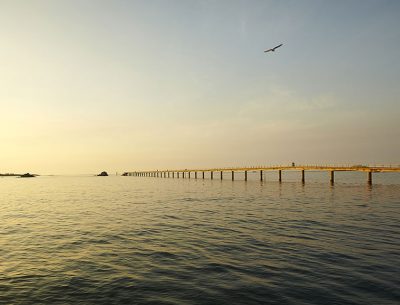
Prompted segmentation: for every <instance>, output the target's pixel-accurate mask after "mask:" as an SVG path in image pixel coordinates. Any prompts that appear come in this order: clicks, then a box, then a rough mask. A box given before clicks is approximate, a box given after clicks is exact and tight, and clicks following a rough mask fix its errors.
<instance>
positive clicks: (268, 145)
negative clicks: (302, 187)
mask: <svg viewBox="0 0 400 305" xmlns="http://www.w3.org/2000/svg"><path fill="white" fill-rule="evenodd" d="M0 38H1V42H2V43H1V47H0V173H5V172H14V173H23V172H33V173H38V174H84V173H87V174H89V173H93V174H96V173H99V172H100V171H103V170H106V171H109V172H111V173H114V172H120V173H121V172H124V171H134V170H154V169H182V168H202V167H227V166H252V165H278V164H288V163H291V162H296V163H298V164H321V165H324V164H371V165H372V164H387V165H389V164H392V165H393V164H396V165H397V164H400V158H399V156H400V120H399V118H400V84H399V80H400V60H399V49H400V1H397V0H392V1H388V0H346V1H344V0H338V1H328V0H326V1H322V0H321V1H317V0H303V1H298V0H293V1H278V0H276V1H268V0H263V1H261V0H260V1H258V0H251V1H247V0H243V1H239V0H218V1H217V0H197V1H195V0H186V1H185V0H168V1H167V0H131V1H128V0H113V1H111V0H108V1H105V0H86V1H77V0H65V1H64V0H30V1H25V0H24V1H22V0H0ZM280 43H283V46H282V47H281V48H279V49H277V50H276V52H269V53H264V52H263V51H264V50H265V49H267V48H270V47H274V46H276V45H278V44H280Z"/></svg>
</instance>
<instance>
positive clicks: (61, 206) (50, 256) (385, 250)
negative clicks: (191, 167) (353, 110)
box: [0, 173, 400, 305]
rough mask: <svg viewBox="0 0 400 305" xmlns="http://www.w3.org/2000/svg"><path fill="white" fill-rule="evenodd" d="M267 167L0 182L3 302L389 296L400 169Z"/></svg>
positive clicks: (395, 278)
mask: <svg viewBox="0 0 400 305" xmlns="http://www.w3.org/2000/svg"><path fill="white" fill-rule="evenodd" d="M273 175H275V176H276V173H275V174H271V176H268V175H267V179H266V181H264V182H263V183H261V182H259V181H256V179H257V177H256V176H257V175H256V174H254V177H253V179H252V181H248V182H244V181H239V180H237V181H234V182H232V181H230V180H228V179H227V178H228V176H227V177H226V180H223V181H220V180H218V179H215V180H212V181H211V180H204V181H203V180H194V179H191V180H189V179H185V180H183V179H179V180H178V179H172V178H170V179H164V178H138V177H38V178H33V179H17V178H0V304H244V305H250V304H399V300H400V276H399V274H400V238H399V237H400V222H399V220H400V217H399V212H400V202H399V201H400V177H399V176H400V175H399V174H377V175H374V182H375V183H376V184H374V185H372V186H368V185H367V184H366V177H365V175H364V174H362V175H357V174H351V173H344V174H343V175H342V174H338V175H337V176H336V181H337V183H336V184H335V185H334V186H331V185H330V184H329V182H328V177H327V174H321V175H320V174H316V173H315V174H310V175H309V174H308V173H307V181H306V183H305V184H302V183H301V182H299V174H298V173H297V174H296V173H291V174H287V175H286V174H285V176H284V179H286V181H284V182H283V183H281V184H280V183H278V182H276V181H273V179H276V177H274V176H273ZM238 178H240V177H238Z"/></svg>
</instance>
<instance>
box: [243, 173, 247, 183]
mask: <svg viewBox="0 0 400 305" xmlns="http://www.w3.org/2000/svg"><path fill="white" fill-rule="evenodd" d="M244 181H247V171H244Z"/></svg>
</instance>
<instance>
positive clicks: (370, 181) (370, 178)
mask: <svg viewBox="0 0 400 305" xmlns="http://www.w3.org/2000/svg"><path fill="white" fill-rule="evenodd" d="M368 184H372V171H369V172H368Z"/></svg>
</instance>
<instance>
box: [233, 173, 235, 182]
mask: <svg viewBox="0 0 400 305" xmlns="http://www.w3.org/2000/svg"><path fill="white" fill-rule="evenodd" d="M233 180H235V172H234V171H232V181H233Z"/></svg>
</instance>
